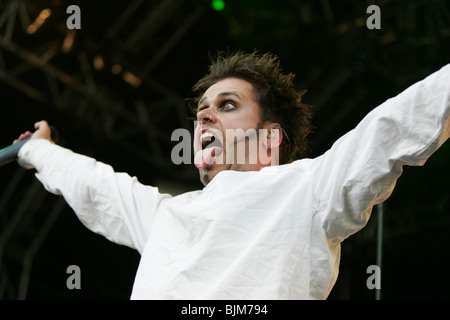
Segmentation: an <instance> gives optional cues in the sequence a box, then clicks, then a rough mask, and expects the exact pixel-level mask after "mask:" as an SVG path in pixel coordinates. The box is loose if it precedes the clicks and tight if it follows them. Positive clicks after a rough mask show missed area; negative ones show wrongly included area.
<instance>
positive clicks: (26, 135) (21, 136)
mask: <svg viewBox="0 0 450 320" xmlns="http://www.w3.org/2000/svg"><path fill="white" fill-rule="evenodd" d="M30 136H31V132H30V131H27V132H24V133H22V134H21V135H20V136H19V138H17V139H15V140H14V141H13V144H15V143H17V142H19V141H22V140H25V139H26V138H28V137H30Z"/></svg>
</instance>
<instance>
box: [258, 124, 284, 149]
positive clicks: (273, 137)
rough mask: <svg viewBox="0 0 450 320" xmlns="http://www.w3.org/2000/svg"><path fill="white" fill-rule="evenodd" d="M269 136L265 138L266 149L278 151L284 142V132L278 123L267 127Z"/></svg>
mask: <svg viewBox="0 0 450 320" xmlns="http://www.w3.org/2000/svg"><path fill="white" fill-rule="evenodd" d="M265 127H266V130H264V132H267V135H266V136H265V137H263V144H264V147H265V148H267V149H278V148H279V147H280V145H281V141H282V140H283V130H281V126H280V125H279V124H278V123H270V124H268V125H266V126H265Z"/></svg>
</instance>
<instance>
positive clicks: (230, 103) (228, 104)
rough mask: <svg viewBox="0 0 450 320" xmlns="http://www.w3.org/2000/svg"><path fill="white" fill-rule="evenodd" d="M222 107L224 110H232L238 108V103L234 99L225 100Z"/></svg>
mask: <svg viewBox="0 0 450 320" xmlns="http://www.w3.org/2000/svg"><path fill="white" fill-rule="evenodd" d="M220 107H221V108H222V110H223V111H231V110H234V109H236V103H235V102H234V101H232V100H225V101H224V102H222V104H221V106H220Z"/></svg>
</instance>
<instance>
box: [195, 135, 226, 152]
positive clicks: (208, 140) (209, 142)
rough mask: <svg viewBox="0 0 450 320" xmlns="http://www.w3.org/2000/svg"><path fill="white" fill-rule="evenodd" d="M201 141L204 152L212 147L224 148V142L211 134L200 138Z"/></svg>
mask: <svg viewBox="0 0 450 320" xmlns="http://www.w3.org/2000/svg"><path fill="white" fill-rule="evenodd" d="M200 141H201V143H202V150H205V149H207V148H212V147H220V148H222V142H220V140H219V139H218V138H217V137H216V136H215V135H213V134H212V133H211V132H205V133H203V134H202V135H201V136H200Z"/></svg>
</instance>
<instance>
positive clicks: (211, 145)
mask: <svg viewBox="0 0 450 320" xmlns="http://www.w3.org/2000/svg"><path fill="white" fill-rule="evenodd" d="M200 142H201V150H199V151H198V152H197V153H196V155H195V158H194V163H195V166H196V167H197V168H198V169H203V168H205V167H206V166H208V165H212V164H213V163H215V162H218V161H217V160H218V159H219V156H220V155H221V154H222V152H223V144H222V142H221V141H220V139H219V138H218V137H217V136H216V135H214V134H213V133H212V132H210V131H207V130H204V131H203V132H202V134H201V136H200Z"/></svg>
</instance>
